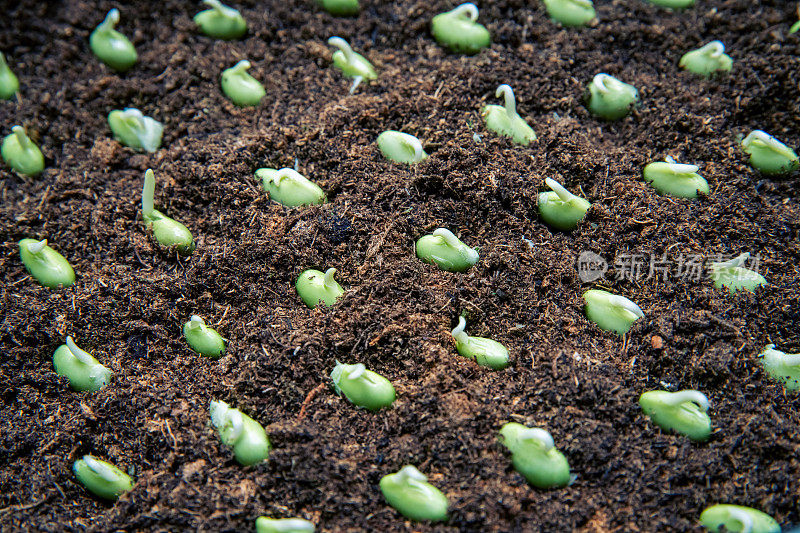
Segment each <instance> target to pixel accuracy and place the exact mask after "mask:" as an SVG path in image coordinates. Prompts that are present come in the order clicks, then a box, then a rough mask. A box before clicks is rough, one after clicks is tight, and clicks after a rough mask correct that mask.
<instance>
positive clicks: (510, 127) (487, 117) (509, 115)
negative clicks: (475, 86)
mask: <svg viewBox="0 0 800 533" xmlns="http://www.w3.org/2000/svg"><path fill="white" fill-rule="evenodd" d="M501 94H502V95H503V103H504V105H502V106H499V105H486V106H484V107H483V109H481V117H483V121H484V123H485V124H486V129H489V130H491V131H493V132H495V133H497V134H500V135H503V136H505V137H511V138H512V139H513V140H514V142H515V143H517V144H522V145H524V146H527V145H528V144H530V143H531V141H534V140H536V133H534V131H533V128H531V127H530V126H528V123H527V122H525V120H524V119H523V118H522V117H521V116H519V114H518V113H517V101H516V99H515V98H514V91H513V90H512V89H511V87H510V86H509V85H506V84H503V85H500V86H499V87H498V88H497V90H496V91H495V96H496V97H498V98H499V97H500V95H501Z"/></svg>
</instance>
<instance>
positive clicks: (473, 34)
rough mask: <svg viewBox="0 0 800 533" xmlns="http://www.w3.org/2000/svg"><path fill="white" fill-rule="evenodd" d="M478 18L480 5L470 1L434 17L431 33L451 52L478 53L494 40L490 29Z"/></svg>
mask: <svg viewBox="0 0 800 533" xmlns="http://www.w3.org/2000/svg"><path fill="white" fill-rule="evenodd" d="M477 20H478V7H477V6H476V5H475V4H473V3H469V2H468V3H466V4H461V5H460V6H458V7H456V8H455V9H452V10H450V11H447V12H446V13H440V14H438V15H436V16H435V17H433V19H432V20H431V33H432V34H433V37H434V38H435V39H436V42H438V43H439V44H440V45H442V46H444V47H446V48H449V49H450V51H451V52H457V53H463V54H477V53H478V52H480V51H481V50H482V49H483V48H486V47H487V46H489V44H490V43H491V40H492V39H491V36H490V35H489V30H487V29H486V27H485V26H484V25H483V24H480V23H478V22H476V21H477Z"/></svg>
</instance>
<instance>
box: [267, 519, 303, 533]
mask: <svg viewBox="0 0 800 533" xmlns="http://www.w3.org/2000/svg"><path fill="white" fill-rule="evenodd" d="M314 530H315V528H314V522H309V521H308V520H304V519H302V518H267V517H266V516H259V517H258V518H256V533H314Z"/></svg>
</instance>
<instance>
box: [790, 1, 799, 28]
mask: <svg viewBox="0 0 800 533" xmlns="http://www.w3.org/2000/svg"><path fill="white" fill-rule="evenodd" d="M797 16H798V17H800V5H798V6H797ZM798 31H800V20H798V21H797V22H795V23H794V24H792V27H791V28H789V33H797V32H798Z"/></svg>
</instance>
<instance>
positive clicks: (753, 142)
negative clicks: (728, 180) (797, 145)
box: [742, 130, 800, 174]
mask: <svg viewBox="0 0 800 533" xmlns="http://www.w3.org/2000/svg"><path fill="white" fill-rule="evenodd" d="M742 149H743V150H744V151H745V152H747V153H748V154H749V155H750V165H751V166H752V167H753V168H755V169H756V170H759V171H761V172H762V173H764V174H788V173H790V172H792V171H794V170H797V169H798V168H800V159H798V157H797V154H796V153H795V151H794V150H792V149H791V148H789V147H788V146H786V145H785V144H783V143H782V142H780V141H779V140H778V139H776V138H775V137H773V136H772V135H769V134H768V133H765V132H763V131H761V130H753V131H751V132H750V134H749V135H748V136H747V137H745V138H744V140H743V141H742Z"/></svg>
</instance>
